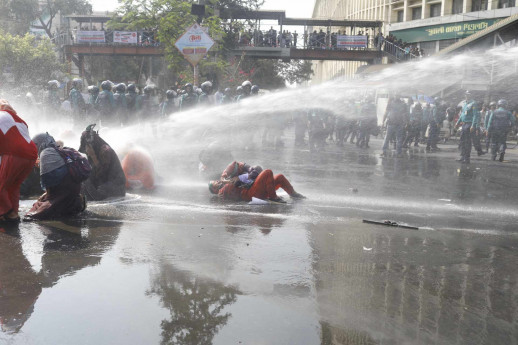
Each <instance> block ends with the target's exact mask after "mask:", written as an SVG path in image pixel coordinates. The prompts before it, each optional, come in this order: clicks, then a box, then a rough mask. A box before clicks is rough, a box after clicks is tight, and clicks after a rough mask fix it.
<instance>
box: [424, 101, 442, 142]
mask: <svg viewBox="0 0 518 345" xmlns="http://www.w3.org/2000/svg"><path fill="white" fill-rule="evenodd" d="M428 105H429V104H428ZM441 124H442V120H441V118H440V115H439V109H438V107H437V106H436V105H434V106H433V107H431V111H430V122H429V123H428V127H429V128H430V129H429V131H428V141H427V142H426V151H437V150H439V148H438V147H437V142H438V141H439V128H441Z"/></svg>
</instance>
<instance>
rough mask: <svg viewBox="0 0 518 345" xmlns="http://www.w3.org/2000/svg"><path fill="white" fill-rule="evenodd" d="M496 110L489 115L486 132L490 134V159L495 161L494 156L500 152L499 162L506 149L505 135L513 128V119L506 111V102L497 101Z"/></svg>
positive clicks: (503, 100) (502, 158) (502, 100)
mask: <svg viewBox="0 0 518 345" xmlns="http://www.w3.org/2000/svg"><path fill="white" fill-rule="evenodd" d="M497 107H498V108H497V109H496V110H495V111H493V112H492V113H491V115H490V118H489V121H488V125H487V131H488V133H491V159H493V160H496V155H497V153H498V152H500V158H499V159H498V160H499V161H500V162H502V161H503V160H504V155H505V149H506V148H507V143H506V141H507V133H509V131H510V130H511V129H512V128H513V126H514V123H515V118H514V116H513V114H512V113H511V112H510V111H508V110H507V109H506V108H507V101H506V100H505V99H501V100H499V101H498V104H497Z"/></svg>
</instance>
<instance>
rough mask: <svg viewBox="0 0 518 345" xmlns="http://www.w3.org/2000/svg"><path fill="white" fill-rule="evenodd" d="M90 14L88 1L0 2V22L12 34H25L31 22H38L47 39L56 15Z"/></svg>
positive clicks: (28, 0) (16, 0)
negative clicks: (0, 21)
mask: <svg viewBox="0 0 518 345" xmlns="http://www.w3.org/2000/svg"><path fill="white" fill-rule="evenodd" d="M72 13H76V14H90V13H92V5H91V4H90V2H89V1H88V0H44V1H43V2H40V1H38V0H0V20H2V21H3V22H4V23H7V24H8V25H5V26H4V27H7V28H8V30H9V31H10V32H11V33H14V34H25V33H26V32H27V31H28V30H29V26H30V24H31V22H33V21H35V20H36V21H38V22H39V26H41V27H42V28H43V29H44V30H45V32H46V33H47V35H48V36H49V37H52V26H53V23H54V19H55V18H56V16H57V15H58V14H61V15H63V16H66V15H69V14H72Z"/></svg>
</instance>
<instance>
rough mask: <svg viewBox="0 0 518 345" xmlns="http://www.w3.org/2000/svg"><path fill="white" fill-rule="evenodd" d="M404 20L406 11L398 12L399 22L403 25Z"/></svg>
mask: <svg viewBox="0 0 518 345" xmlns="http://www.w3.org/2000/svg"><path fill="white" fill-rule="evenodd" d="M403 20H404V11H403V10H401V11H397V22H398V23H401V22H402V21H403Z"/></svg>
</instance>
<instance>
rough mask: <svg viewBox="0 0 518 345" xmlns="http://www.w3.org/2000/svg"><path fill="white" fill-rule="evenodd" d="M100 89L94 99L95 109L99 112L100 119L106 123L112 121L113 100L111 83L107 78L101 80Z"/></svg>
mask: <svg viewBox="0 0 518 345" xmlns="http://www.w3.org/2000/svg"><path fill="white" fill-rule="evenodd" d="M101 90H102V91H101V92H100V93H99V96H97V99H96V100H95V104H96V106H97V109H98V110H99V113H100V114H101V121H105V122H107V123H109V122H113V121H112V120H113V118H114V110H115V101H114V99H113V93H112V83H111V82H110V81H109V80H105V81H103V82H102V83H101Z"/></svg>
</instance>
